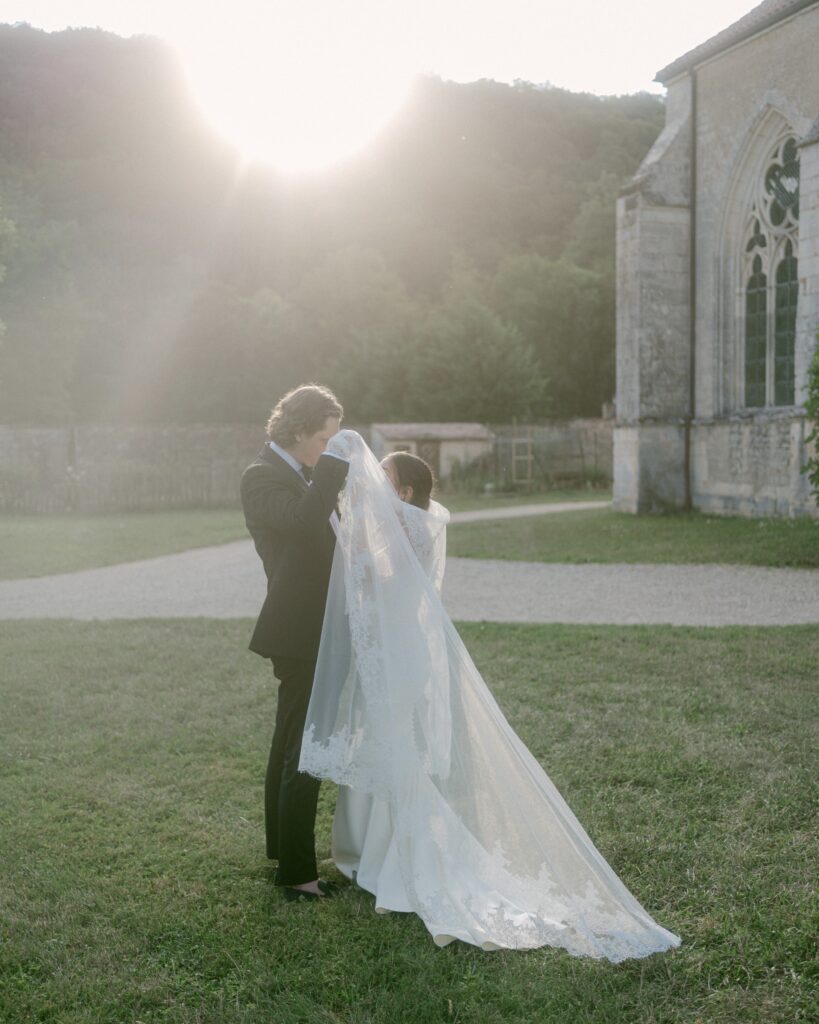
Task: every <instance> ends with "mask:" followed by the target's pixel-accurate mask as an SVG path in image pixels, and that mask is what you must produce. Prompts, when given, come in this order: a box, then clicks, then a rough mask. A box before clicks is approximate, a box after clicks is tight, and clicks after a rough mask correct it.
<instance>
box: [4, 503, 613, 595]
mask: <svg viewBox="0 0 819 1024" xmlns="http://www.w3.org/2000/svg"><path fill="white" fill-rule="evenodd" d="M609 497H610V492H608V491H588V490H580V491H549V492H545V493H541V492H538V493H536V494H523V493H521V494H515V495H513V494H504V495H491V496H486V497H483V496H476V495H443V496H442V497H441V501H442V502H443V503H444V504H445V505H446V506H447V507H448V508H450V507H451V508H452V510H453V511H460V510H462V509H474V508H504V507H506V506H509V505H519V504H528V503H530V502H546V501H549V502H553V501H582V500H595V499H596V500H608V498H609ZM247 536H248V533H247V528H246V527H245V521H244V516H243V515H242V512H241V510H240V509H198V510H197V509H189V510H184V509H183V510H179V511H174V512H132V513H123V514H120V515H104V516H71V515H64V516H12V515H5V516H0V579H18V578H21V577H26V576H48V575H50V574H51V573H60V572H75V571H76V570H77V569H95V568H98V567H99V566H103V565H116V564H117V563H119V562H133V561H136V560H138V559H141V558H154V557H155V556H157V555H170V554H174V553H175V552H177V551H187V550H189V549H190V548H200V547H205V546H207V545H209V544H224V543H226V542H227V541H232V540H241V539H244V538H246V537H247Z"/></svg>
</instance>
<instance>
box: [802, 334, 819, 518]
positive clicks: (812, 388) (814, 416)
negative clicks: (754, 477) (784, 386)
mask: <svg viewBox="0 0 819 1024" xmlns="http://www.w3.org/2000/svg"><path fill="white" fill-rule="evenodd" d="M816 340H817V342H819V331H817V332H816ZM805 409H806V410H807V413H808V416H809V417H810V419H811V421H812V423H813V429H812V430H811V432H810V434H808V436H807V441H808V443H811V442H812V443H813V450H814V454H813V456H812V457H810V458H809V459H808V461H807V463H806V464H805V470H804V471H805V472H806V473H807V474H808V479H809V480H810V482H811V488H812V490H813V494H814V497H815V498H816V503H817V505H819V344H817V346H816V349H815V350H814V353H813V360H812V362H811V364H810V370H809V371H808V399H807V401H806V402H805Z"/></svg>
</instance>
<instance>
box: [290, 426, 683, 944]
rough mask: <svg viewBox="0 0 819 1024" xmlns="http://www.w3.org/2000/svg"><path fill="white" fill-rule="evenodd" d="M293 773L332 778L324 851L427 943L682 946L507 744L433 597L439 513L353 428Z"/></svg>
mask: <svg viewBox="0 0 819 1024" xmlns="http://www.w3.org/2000/svg"><path fill="white" fill-rule="evenodd" d="M330 450H331V451H334V452H336V454H339V455H343V456H345V457H348V458H349V460H350V471H349V474H348V477H347V482H346V485H345V488H344V491H343V493H342V496H341V502H340V511H341V520H340V526H339V531H338V542H337V545H336V552H335V557H334V561H333V569H332V574H331V579H330V588H329V592H328V598H327V607H326V612H325V619H324V628H323V632H322V639H321V647H320V650H319V658H318V663H317V668H316V676H315V681H314V684H313V694H312V698H311V701H310V707H309V709H308V713H307V722H306V726H305V733H304V739H303V742H302V753H301V761H300V768H301V770H302V771H306V772H310V773H311V774H313V775H316V776H318V777H320V778H328V779H332V780H334V781H335V782H337V783H338V784H339V785H340V786H341V787H342V789H341V790H340V796H339V804H338V807H337V811H336V817H335V821H334V826H333V857H334V860H335V861H336V863H337V865H338V867H339V869H340V870H341V871H342V872H343V873H344V874H346V875H347V876H348V877H351V878H355V880H356V881H357V883H358V884H359V885H360V886H362V887H363V888H365V889H367V890H368V891H369V892H372V893H373V894H374V895H375V901H376V909H377V910H381V911H388V910H395V911H411V912H414V913H416V914H417V915H418V916H419V917H420V918H421V919H422V921H423V922H424V924H425V925H426V927H427V928H428V930H429V932H430V933H431V935H432V937H433V939H434V940H435V942H436V943H438V944H439V945H446V944H447V943H449V942H451V941H453V940H454V939H461V940H463V941H464V942H469V943H472V944H475V945H478V946H481V947H483V948H484V949H499V948H505V949H531V948H535V947H539V946H556V947H561V948H563V949H565V950H567V951H568V952H569V953H571V954H573V955H576V956H591V957H605V958H607V959H609V960H612V961H615V962H617V961H621V960H624V959H626V958H628V957H644V956H648V955H649V954H651V953H655V952H660V951H663V950H667V949H670V948H673V947H676V946H678V945H679V943H680V940H679V938H678V937H677V936H676V935H673V934H672V933H671V932H669V931H666V929H664V928H662V927H661V926H660V925H658V924H657V923H656V922H655V921H654V920H652V918H651V917H650V916H649V915H648V914H647V913H646V911H645V910H643V908H642V907H641V906H640V904H639V903H638V902H637V900H636V899H635V898H634V896H632V894H631V893H630V892H629V891H628V889H626V887H625V886H624V885H623V883H622V882H621V881H620V880H619V878H617V876H616V875H615V874H614V872H613V871H612V870H611V868H610V867H609V865H608V864H607V863H606V861H605V860H604V859H603V857H602V856H601V855H600V853H599V852H598V851H597V849H596V848H595V847H594V845H593V844H592V842H591V840H590V839H589V837H588V836H587V835H586V833H585V832H584V830H583V828H582V826H581V825H580V823H579V822H578V821H577V819H576V818H575V816H574V815H573V814H572V812H571V810H570V808H569V807H568V805H567V804H566V803H565V801H564V800H563V798H562V797H561V796H560V794H559V793H558V791H557V790H556V788H555V787H554V785H553V784H552V782H551V781H550V779H549V778H548V776H547V775H546V773H545V772H544V771H543V769H542V768H541V767H540V765H539V764H538V762H537V761H536V760H535V759H534V758H533V757H532V755H531V754H530V753H529V751H528V750H527V748H526V747H525V745H524V744H523V743H522V742H521V740H520V739H519V738H518V736H517V735H516V734H515V732H514V731H513V729H512V728H511V726H510V725H509V723H508V722H507V721H506V719H505V717H504V715H503V713H502V712H501V710H500V708H499V707H498V705H497V703H496V702H495V700H494V698H493V697H492V695H491V693H490V692H489V689H488V688H487V686H486V684H485V683H484V681H483V679H482V678H481V675H480V673H479V672H478V670H477V668H476V667H475V665H474V663H473V662H472V659H471V658H470V657H469V654H468V652H467V650H466V648H465V647H464V645H463V642H462V641H461V639H460V637H459V636H458V634H457V632H456V630H455V628H454V627H453V625H452V622H451V620H450V619H449V616H448V615H447V613H446V611H445V610H444V608H443V605H442V603H441V599H440V593H439V591H440V584H441V580H442V578H443V569H444V559H445V526H446V522H447V520H448V518H449V515H448V513H447V511H446V510H445V509H444V508H442V507H441V506H440V505H437V504H436V503H434V502H433V503H432V505H431V507H430V510H429V511H428V512H424V511H422V510H421V509H418V508H415V507H414V506H412V505H408V504H406V503H403V502H401V501H400V499H399V498H398V496H397V495H396V494H395V492H394V490H393V488H392V485H391V484H390V482H389V480H388V479H387V476H386V474H385V473H384V471H383V470H382V468H381V466H380V465H379V463H378V461H377V460H376V459H375V457H374V456H373V454H372V453H371V452H370V451H369V449H368V448H367V446H366V445H365V444H364V442H363V440H362V438H361V437H360V436H359V435H358V434H356V433H354V432H353V431H346V430H345V431H341V433H340V434H338V435H336V437H335V438H334V439H333V440H332V441H331V448H330Z"/></svg>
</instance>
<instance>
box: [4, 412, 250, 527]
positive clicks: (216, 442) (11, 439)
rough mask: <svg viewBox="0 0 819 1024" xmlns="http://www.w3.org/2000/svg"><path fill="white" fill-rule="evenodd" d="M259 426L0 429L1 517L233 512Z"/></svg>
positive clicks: (237, 501)
mask: <svg viewBox="0 0 819 1024" xmlns="http://www.w3.org/2000/svg"><path fill="white" fill-rule="evenodd" d="M263 442H264V436H263V431H261V430H259V428H258V427H246V426H233V427H105V426H83V427H77V428H76V429H75V430H71V429H69V428H43V429H39V428H16V427H0V511H3V512H25V513H57V512H65V511H77V512H113V511H140V510H148V509H151V510H153V509H170V508H215V507H234V506H238V503H239V492H238V487H239V478H240V476H241V473H242V470H243V469H244V467H245V466H246V465H247V464H248V463H249V462H250V461H251V460H252V459H253V458H254V456H255V455H256V453H257V452H258V451H259V449H260V448H261V446H262V444H263Z"/></svg>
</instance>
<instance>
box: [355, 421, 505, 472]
mask: <svg viewBox="0 0 819 1024" xmlns="http://www.w3.org/2000/svg"><path fill="white" fill-rule="evenodd" d="M370 447H371V448H372V450H373V452H375V454H376V456H377V457H378V458H379V459H383V458H384V456H385V455H388V454H389V453H390V452H402V451H403V452H411V453H412V454H413V455H420V457H421V458H422V459H426V461H427V462H428V463H429V464H430V466H432V471H433V473H434V474H435V476H436V477H437V478H438V479H439V480H446V479H447V478H448V477H449V476H450V474H451V473H452V468H453V466H454V465H455V464H456V463H458V464H459V465H461V466H467V465H469V464H470V463H471V462H474V461H475V459H478V458H480V457H481V456H483V455H491V454H492V452H493V450H494V435H493V434H492V432H491V430H489V429H487V428H486V427H485V426H483V425H482V424H480V423H373V425H372V427H371V428H370Z"/></svg>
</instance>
